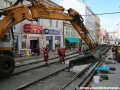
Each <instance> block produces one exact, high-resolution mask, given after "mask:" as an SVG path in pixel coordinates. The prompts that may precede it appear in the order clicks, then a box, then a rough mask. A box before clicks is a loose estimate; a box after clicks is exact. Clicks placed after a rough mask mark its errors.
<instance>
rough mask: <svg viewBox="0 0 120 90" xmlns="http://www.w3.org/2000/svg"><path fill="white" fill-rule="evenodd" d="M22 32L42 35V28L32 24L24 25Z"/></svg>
mask: <svg viewBox="0 0 120 90" xmlns="http://www.w3.org/2000/svg"><path fill="white" fill-rule="evenodd" d="M24 32H25V33H32V34H42V26H39V25H33V24H25V25H24Z"/></svg>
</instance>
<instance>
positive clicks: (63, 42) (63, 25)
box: [63, 21, 65, 47]
mask: <svg viewBox="0 0 120 90" xmlns="http://www.w3.org/2000/svg"><path fill="white" fill-rule="evenodd" d="M63 47H65V37H64V21H63Z"/></svg>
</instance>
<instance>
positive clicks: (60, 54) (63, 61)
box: [58, 48, 66, 64]
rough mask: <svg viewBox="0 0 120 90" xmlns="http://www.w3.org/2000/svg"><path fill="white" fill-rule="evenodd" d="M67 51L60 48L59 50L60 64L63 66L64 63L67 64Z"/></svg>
mask: <svg viewBox="0 0 120 90" xmlns="http://www.w3.org/2000/svg"><path fill="white" fill-rule="evenodd" d="M65 51H66V50H65V49H63V48H62V49H61V48H59V49H58V56H59V58H60V62H61V64H62V63H64V64H65Z"/></svg>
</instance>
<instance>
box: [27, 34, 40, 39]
mask: <svg viewBox="0 0 120 90" xmlns="http://www.w3.org/2000/svg"><path fill="white" fill-rule="evenodd" d="M28 38H29V39H31V38H41V36H40V35H39V34H28Z"/></svg>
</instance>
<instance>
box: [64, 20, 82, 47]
mask: <svg viewBox="0 0 120 90" xmlns="http://www.w3.org/2000/svg"><path fill="white" fill-rule="evenodd" d="M80 42H81V41H80V38H79V35H78V33H77V31H76V30H75V29H74V27H73V26H72V25H71V24H70V22H68V21H64V22H63V44H64V47H66V48H78V47H79V44H80Z"/></svg>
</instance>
